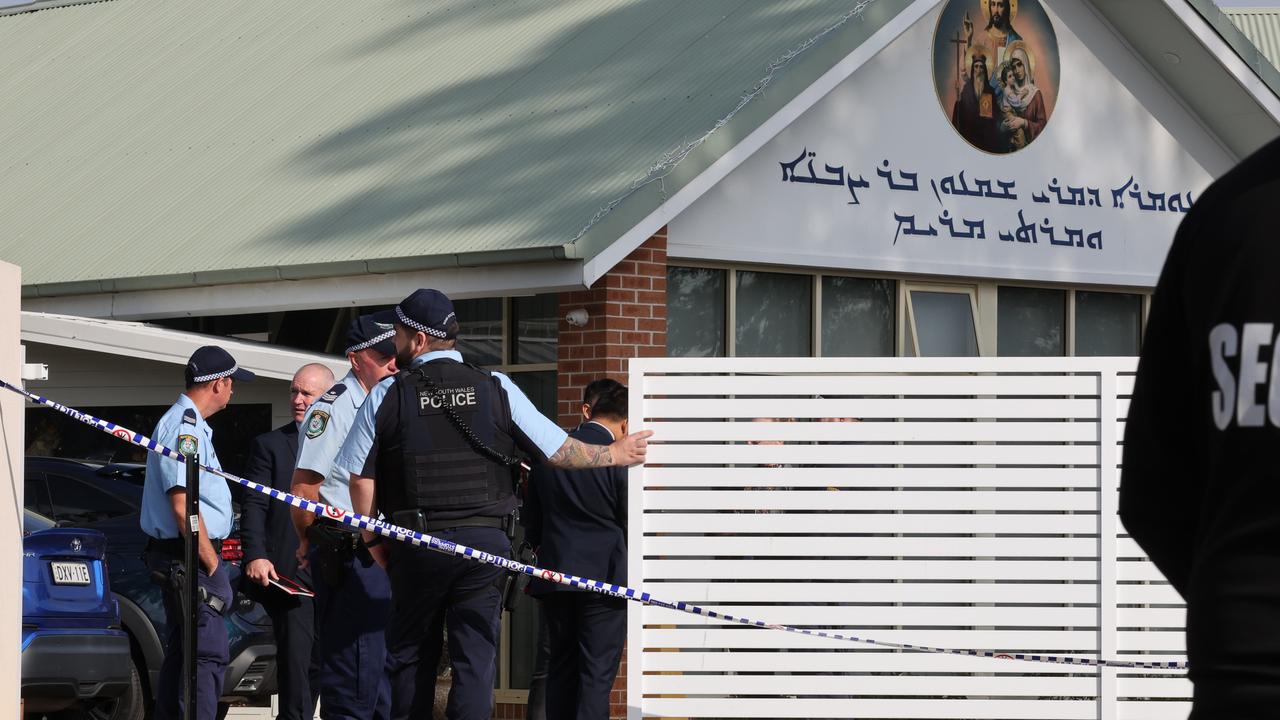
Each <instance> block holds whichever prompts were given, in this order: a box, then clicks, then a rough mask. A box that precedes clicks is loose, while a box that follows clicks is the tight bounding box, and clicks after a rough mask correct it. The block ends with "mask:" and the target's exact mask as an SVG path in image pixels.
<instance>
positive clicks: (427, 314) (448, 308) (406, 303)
mask: <svg viewBox="0 0 1280 720" xmlns="http://www.w3.org/2000/svg"><path fill="white" fill-rule="evenodd" d="M396 322H399V323H400V324H401V325H404V326H405V327H407V328H409V329H410V330H415V331H417V332H422V333H426V334H427V335H430V336H431V337H434V338H439V339H441V340H450V339H453V338H455V337H457V336H458V318H457V316H455V315H454V314H453V302H452V301H450V300H449V298H448V296H446V295H445V294H444V293H442V292H440V291H439V290H429V289H427V288H423V289H421V290H414V291H413V294H412V295H410V296H409V297H407V298H405V299H404V300H401V301H400V304H399V305H397V306H396Z"/></svg>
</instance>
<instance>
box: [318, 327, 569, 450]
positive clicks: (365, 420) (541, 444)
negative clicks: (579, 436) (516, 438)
mask: <svg viewBox="0 0 1280 720" xmlns="http://www.w3.org/2000/svg"><path fill="white" fill-rule="evenodd" d="M441 358H448V359H450V360H454V361H457V362H462V353H460V352H458V351H457V350H433V351H431V352H428V353H423V354H422V355H419V356H418V357H416V358H414V359H413V363H411V365H410V367H418V366H419V365H421V364H423V363H425V362H430V361H432V360H438V359H441ZM493 375H494V376H495V377H497V378H498V382H499V384H501V385H502V389H503V390H505V391H506V392H507V403H508V404H509V405H510V406H511V419H512V421H513V422H514V423H515V424H516V426H517V427H519V428H520V430H521V432H523V433H524V434H525V435H526V436H527V437H528V438H529V439H530V440H532V441H533V444H534V445H537V446H538V449H539V450H541V451H542V454H543V455H545V456H547V457H551V456H552V455H554V454H555V453H556V451H558V450H559V449H560V446H561V445H564V441H565V440H567V439H569V435H568V433H566V432H565V431H564V430H561V429H560V428H559V426H557V425H556V424H555V423H554V422H551V421H550V420H548V419H547V418H546V416H544V415H543V414H542V413H540V412H538V409H537V408H535V407H534V406H533V403H532V402H530V401H529V398H528V397H526V396H525V394H524V393H523V392H521V390H520V388H518V387H516V384H515V383H513V382H511V378H509V377H507V376H506V375H503V374H502V373H498V372H496V373H493ZM393 382H395V376H394V375H393V376H391V377H389V378H386V379H384V380H383V381H382V382H380V383H378V384H377V385H376V386H374V388H373V389H372V390H370V391H369V397H368V398H365V401H364V404H363V405H361V406H360V412H359V413H357V415H356V422H355V425H353V426H351V431H350V432H349V433H347V440H346V442H344V443H343V444H342V452H340V453H338V458H337V459H336V460H334V464H335V465H337V466H338V467H339V468H341V471H342V472H344V473H347V474H349V475H359V474H361V472H362V471H363V470H364V466H365V462H366V461H367V460H368V458H369V450H370V449H371V448H372V447H373V440H374V433H375V431H376V420H377V416H378V408H379V407H380V406H381V405H382V399H383V398H384V397H386V396H387V389H388V388H390V387H391V383H393Z"/></svg>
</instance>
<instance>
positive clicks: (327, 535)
mask: <svg viewBox="0 0 1280 720" xmlns="http://www.w3.org/2000/svg"><path fill="white" fill-rule="evenodd" d="M307 540H309V541H311V543H312V544H313V545H315V546H316V547H317V548H320V549H323V550H330V551H333V552H355V551H356V550H357V549H359V548H360V546H361V545H363V543H362V542H361V540H360V532H359V531H358V530H357V531H352V530H348V529H346V528H345V527H339V526H337V525H333V524H330V523H325V522H314V523H311V524H310V525H308V526H307Z"/></svg>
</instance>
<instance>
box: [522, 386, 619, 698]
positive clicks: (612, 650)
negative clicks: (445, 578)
mask: <svg viewBox="0 0 1280 720" xmlns="http://www.w3.org/2000/svg"><path fill="white" fill-rule="evenodd" d="M582 402H583V405H584V412H585V414H586V415H587V422H585V423H583V424H582V425H580V426H578V429H577V430H574V431H573V432H572V433H570V435H569V436H570V437H572V438H575V439H577V440H580V441H582V442H584V443H589V444H592V445H609V444H611V443H613V442H614V441H615V440H617V438H620V437H625V436H626V434H627V388H626V387H625V386H623V385H622V384H621V383H619V382H617V381H615V380H597V381H596V382H593V383H591V384H590V385H588V386H587V388H586V390H585V392H584V393H583V400H582ZM524 521H525V525H526V538H527V539H528V541H529V542H530V543H531V544H532V545H533V546H534V548H535V549H536V551H537V555H538V564H539V565H540V566H542V567H546V568H555V569H556V570H558V571H560V572H563V573H571V574H573V575H577V576H579V577H586V578H591V579H593V580H603V581H605V582H607V583H612V584H614V585H626V584H627V471H626V469H625V468H621V467H616V466H615V467H606V468H593V469H589V470H561V469H556V468H552V467H550V466H547V465H539V466H537V467H535V468H534V469H533V473H532V477H531V478H530V482H529V500H528V502H527V504H526V506H525V509H524ZM530 594H532V595H533V596H534V597H537V598H539V599H541V601H542V602H541V606H542V607H541V611H542V613H543V616H544V617H545V619H546V633H547V637H548V640H549V643H550V648H549V656H550V657H549V665H548V671H547V689H546V694H545V698H546V700H545V703H546V715H547V717H550V718H557V719H559V718H565V719H566V720H567V719H568V718H576V719H577V720H607V718H608V717H609V692H610V691H611V690H612V689H613V681H614V678H615V677H617V674H618V661H619V660H621V658H622V646H623V644H624V643H625V642H626V640H627V608H626V604H627V601H626V600H623V599H621V598H615V597H610V596H608V595H601V594H598V593H594V592H590V591H587V590H578V589H575V588H570V587H568V586H565V585H560V584H554V583H549V582H546V581H544V580H539V579H535V580H534V581H533V584H532V585H531V586H530Z"/></svg>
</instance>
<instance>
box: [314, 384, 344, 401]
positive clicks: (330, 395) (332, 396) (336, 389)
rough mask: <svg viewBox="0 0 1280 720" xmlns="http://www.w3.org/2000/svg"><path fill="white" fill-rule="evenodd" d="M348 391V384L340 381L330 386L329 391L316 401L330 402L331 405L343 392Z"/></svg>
mask: <svg viewBox="0 0 1280 720" xmlns="http://www.w3.org/2000/svg"><path fill="white" fill-rule="evenodd" d="M346 391H347V386H346V385H344V384H343V383H338V384H337V385H334V386H333V387H331V388H329V392H326V393H325V394H323V395H321V396H320V399H318V400H316V402H322V403H329V404H330V405H332V404H333V401H335V400H337V399H338V398H339V397H341V396H342V393H344V392H346Z"/></svg>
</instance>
